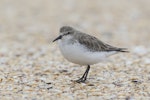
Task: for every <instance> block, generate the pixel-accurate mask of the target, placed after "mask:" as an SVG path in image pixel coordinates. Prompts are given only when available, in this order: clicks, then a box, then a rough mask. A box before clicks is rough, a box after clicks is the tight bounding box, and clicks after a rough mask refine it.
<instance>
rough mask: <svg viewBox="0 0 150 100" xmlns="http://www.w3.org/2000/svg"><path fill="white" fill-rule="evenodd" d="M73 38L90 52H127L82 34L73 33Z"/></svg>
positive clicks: (78, 32)
mask: <svg viewBox="0 0 150 100" xmlns="http://www.w3.org/2000/svg"><path fill="white" fill-rule="evenodd" d="M74 37H75V39H76V40H78V42H79V43H80V44H82V45H84V46H85V47H87V48H88V49H89V50H90V51H93V52H97V51H98V52H100V51H101V52H102V51H107V52H110V51H118V52H127V51H126V49H125V48H117V47H114V46H111V45H108V44H106V43H104V42H102V41H100V40H99V39H97V38H96V37H94V36H91V35H88V34H86V33H82V32H80V31H75V33H74Z"/></svg>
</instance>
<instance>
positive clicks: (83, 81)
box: [75, 77, 86, 83]
mask: <svg viewBox="0 0 150 100" xmlns="http://www.w3.org/2000/svg"><path fill="white" fill-rule="evenodd" d="M75 81H76V82H77V83H85V81H86V78H83V77H82V78H80V79H78V80H75Z"/></svg>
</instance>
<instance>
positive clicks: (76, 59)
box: [58, 41, 115, 65]
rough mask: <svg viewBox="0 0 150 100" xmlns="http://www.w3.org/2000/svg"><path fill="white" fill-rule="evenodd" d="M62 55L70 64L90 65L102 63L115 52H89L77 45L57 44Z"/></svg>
mask: <svg viewBox="0 0 150 100" xmlns="http://www.w3.org/2000/svg"><path fill="white" fill-rule="evenodd" d="M58 44H59V48H60V51H61V53H62V55H63V56H64V57H65V58H66V59H67V60H68V61H70V62H72V63H76V64H80V65H92V64H96V63H98V62H101V61H103V60H104V59H106V58H107V57H108V56H110V55H112V54H114V53H115V52H91V51H89V50H87V48H85V47H84V46H82V45H80V44H79V43H75V44H73V45H72V44H66V43H65V44H64V43H62V42H61V41H59V42H58Z"/></svg>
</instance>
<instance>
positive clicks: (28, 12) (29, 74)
mask: <svg viewBox="0 0 150 100" xmlns="http://www.w3.org/2000/svg"><path fill="white" fill-rule="evenodd" d="M149 5H150V0H130V1H129V0H113V1H110V0H88V1H87V0H0V100H21V99H23V100H57V99H58V100H60V99H63V100H73V99H75V100H80V99H86V100H87V99H88V100H106V99H107V100H110V99H111V100H119V99H121V100H125V99H126V100H149V99H150V8H149ZM63 25H71V26H73V27H75V28H77V29H79V30H81V31H84V32H87V33H89V34H91V35H94V36H96V37H98V38H99V39H101V40H103V41H105V42H107V43H109V44H112V45H115V46H118V47H127V48H128V49H129V51H130V53H127V54H118V55H114V56H112V57H111V62H106V63H99V64H96V65H93V66H92V68H91V70H90V73H89V76H88V81H87V82H86V83H81V84H78V83H74V82H72V81H71V80H75V79H78V78H79V77H80V76H81V75H82V74H83V72H84V71H85V69H86V67H85V66H83V67H81V66H80V65H75V64H72V63H70V62H68V61H66V60H65V59H64V58H63V56H62V55H61V53H60V51H59V48H58V46H57V44H56V43H52V40H53V39H54V38H55V37H56V36H57V35H58V33H59V28H60V27H61V26H63Z"/></svg>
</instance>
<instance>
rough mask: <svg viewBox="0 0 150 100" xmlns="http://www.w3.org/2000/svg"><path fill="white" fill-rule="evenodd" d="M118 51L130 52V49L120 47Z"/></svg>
mask: <svg viewBox="0 0 150 100" xmlns="http://www.w3.org/2000/svg"><path fill="white" fill-rule="evenodd" d="M117 51H119V52H125V53H128V52H129V51H128V50H127V48H119V49H118V50H117Z"/></svg>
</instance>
